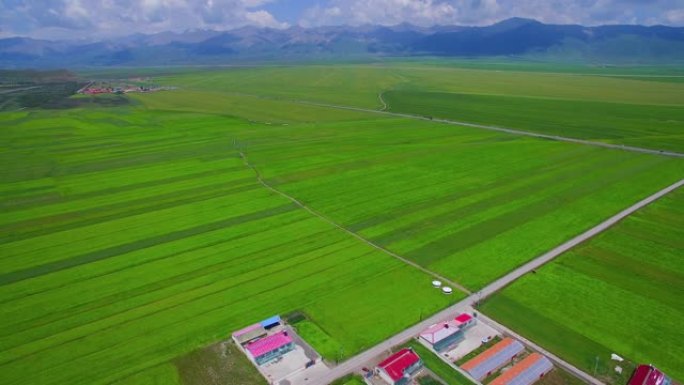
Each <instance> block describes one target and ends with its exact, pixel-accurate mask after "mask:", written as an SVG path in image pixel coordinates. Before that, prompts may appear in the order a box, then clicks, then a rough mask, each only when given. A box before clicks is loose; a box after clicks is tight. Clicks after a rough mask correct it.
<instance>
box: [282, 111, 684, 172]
mask: <svg viewBox="0 0 684 385" xmlns="http://www.w3.org/2000/svg"><path fill="white" fill-rule="evenodd" d="M286 100H289V101H291V102H294V103H299V104H304V105H311V106H317V107H328V108H336V109H340V110H349V111H357V112H370V113H374V114H383V115H389V116H397V117H401V118H406V119H414V120H424V121H427V122H435V123H443V124H450V125H455V126H463V127H470V128H479V129H483V130H489V131H496V132H503V133H506V134H511V135H519V136H528V137H532V138H538V139H548V140H555V141H558V142H567V143H575V144H584V145H588V146H595V147H603V148H610V149H614V150H623V151H629V152H637V153H642V154H651V155H661V156H670V157H676V158H684V153H681V152H674V151H665V150H652V149H649V148H642V147H634V146H626V145H623V144H613V143H604V142H597V141H593V140H586V139H578V138H569V137H567V136H559V135H548V134H542V133H537V132H533V131H525V130H520V129H513V128H507V127H500V126H493V125H488V124H479V123H469V122H462V121H458V120H451V119H442V118H431V117H427V116H422V115H414V114H408V113H404V112H392V111H387V110H373V109H368V108H363V107H352V106H343V105H338V104H328V103H319V102H312V101H306V100H294V99H286Z"/></svg>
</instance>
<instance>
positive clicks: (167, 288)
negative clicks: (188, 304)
mask: <svg viewBox="0 0 684 385" xmlns="http://www.w3.org/2000/svg"><path fill="white" fill-rule="evenodd" d="M317 235H319V236H320V235H321V234H317ZM311 238H313V236H310V237H307V238H305V239H302V242H303V243H302V248H301V249H295V250H298V252H296V255H293V254H295V252H290V253H287V252H286V251H285V249H286V248H288V247H289V248H290V249H293V247H292V246H293V245H292V244H282V245H278V246H277V247H273V248H271V249H268V250H260V251H258V252H254V253H251V254H248V255H242V256H240V257H239V258H233V259H231V260H230V261H227V262H216V263H214V264H213V265H209V266H205V267H203V268H200V269H197V270H193V271H187V272H184V273H182V274H180V275H178V276H174V277H170V278H167V279H164V280H161V281H152V280H150V282H151V283H148V284H145V286H143V287H138V288H133V289H129V290H126V291H121V292H119V293H116V294H114V295H110V296H107V297H103V298H100V299H98V300H96V301H94V302H90V303H88V304H85V305H79V306H78V307H75V308H73V309H65V310H67V311H68V313H61V314H57V315H56V314H54V313H52V314H49V315H48V316H47V317H46V319H35V320H29V321H28V322H31V325H30V328H27V327H25V324H23V323H19V327H18V328H16V331H10V333H9V334H8V335H7V336H5V337H4V340H3V343H2V350H7V349H11V348H14V347H17V346H20V345H22V344H26V343H27V341H36V340H39V339H42V338H49V337H51V336H53V335H55V334H56V333H62V332H68V331H70V330H73V329H77V328H79V327H83V326H87V325H88V324H89V323H93V322H98V321H102V320H105V319H107V318H109V317H113V316H116V315H117V314H120V313H123V312H126V311H129V310H132V309H135V308H141V307H145V306H148V305H153V304H154V303H155V302H157V301H160V300H163V299H165V298H169V297H171V296H173V295H177V294H179V293H184V292H188V291H192V290H199V289H201V288H203V287H205V286H207V285H210V284H214V283H216V282H217V281H219V280H228V279H232V278H233V277H236V276H239V275H240V274H246V273H249V272H251V271H253V270H257V269H264V271H268V269H267V268H268V267H269V266H271V265H273V264H277V263H280V262H281V261H283V260H286V259H291V260H292V261H291V262H304V261H305V260H304V259H301V258H299V257H300V256H302V258H304V257H305V256H307V255H309V254H310V253H312V252H316V253H318V254H321V253H323V254H322V257H321V258H326V257H328V256H330V254H331V253H340V252H341V251H343V249H342V247H348V245H347V246H339V245H334V246H333V247H330V245H331V242H332V241H327V244H323V243H322V242H320V240H318V241H317V240H313V239H311ZM335 242H337V243H339V242H340V241H339V240H336V241H335ZM326 250H328V251H326ZM264 252H279V253H280V255H278V256H275V255H264ZM324 252H325V253H324ZM247 258H253V260H251V261H247V260H246V259H247ZM246 262H249V263H246ZM210 269H225V270H210ZM148 275H149V272H148Z"/></svg>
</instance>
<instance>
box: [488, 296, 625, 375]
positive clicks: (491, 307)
mask: <svg viewBox="0 0 684 385" xmlns="http://www.w3.org/2000/svg"><path fill="white" fill-rule="evenodd" d="M481 310H482V311H483V312H485V313H488V314H490V313H491V314H495V318H496V320H497V321H499V322H501V323H503V324H504V325H507V326H509V327H511V328H512V329H513V330H515V331H516V332H517V333H520V334H521V335H523V336H524V337H526V338H529V339H531V340H533V341H535V342H536V343H538V344H539V345H541V346H542V347H543V348H545V349H548V350H549V351H551V352H554V353H557V354H559V355H560V356H561V357H562V358H563V359H564V360H566V361H568V362H570V363H571V364H573V365H577V366H578V367H580V368H584V369H585V370H586V369H587V368H591V370H592V371H593V368H594V365H595V364H596V357H597V356H600V357H610V354H611V353H614V351H612V350H611V349H610V348H608V347H606V346H603V345H601V344H600V343H598V342H596V341H594V340H592V339H590V338H587V337H585V336H583V335H581V334H578V333H577V332H576V331H574V330H572V329H569V328H567V327H565V326H564V325H563V324H561V323H558V322H556V321H554V320H553V319H550V318H548V317H545V316H544V315H543V314H541V313H539V312H537V311H535V310H533V309H531V308H529V307H526V306H525V305H524V304H522V303H519V302H517V301H515V300H514V299H512V298H510V297H508V296H506V295H497V296H495V297H493V298H490V299H488V300H487V301H486V302H485V303H484V304H483V305H482V306H481ZM599 364H600V365H601V368H600V369H601V371H602V372H605V371H607V370H612V367H607V366H606V365H610V362H609V361H608V360H607V359H605V360H602V361H599Z"/></svg>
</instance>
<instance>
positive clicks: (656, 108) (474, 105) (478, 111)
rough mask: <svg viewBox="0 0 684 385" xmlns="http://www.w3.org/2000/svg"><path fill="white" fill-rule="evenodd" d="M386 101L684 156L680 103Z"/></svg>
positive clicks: (391, 96)
mask: <svg viewBox="0 0 684 385" xmlns="http://www.w3.org/2000/svg"><path fill="white" fill-rule="evenodd" d="M384 98H385V101H386V102H387V103H388V105H389V106H390V111H396V112H408V113H411V114H416V115H423V116H434V117H439V118H447V119H456V120H459V121H463V122H470V123H484V124H492V125H498V126H502V127H508V128H516V129H522V130H528V131H535V132H539V133H543V134H549V135H559V136H567V137H572V138H580V139H589V140H595V141H604V142H612V143H619V144H625V145H630V146H642V147H648V148H653V149H657V150H671V151H679V152H684V105H646V104H628V103H614V102H605V101H586V100H572V99H570V100H563V99H551V98H536V97H528V96H511V95H505V96H501V95H474V94H460V93H444V92H420V91H418V92H416V91H390V92H387V93H385V94H384ZM673 102H675V101H673Z"/></svg>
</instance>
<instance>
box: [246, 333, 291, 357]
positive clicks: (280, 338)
mask: <svg viewBox="0 0 684 385" xmlns="http://www.w3.org/2000/svg"><path fill="white" fill-rule="evenodd" d="M245 349H246V350H247V352H249V354H250V356H251V357H252V358H253V359H254V362H256V363H257V365H263V364H265V363H267V362H269V361H273V360H275V359H276V358H279V357H281V356H283V355H285V354H287V353H289V352H291V351H293V350H294V349H295V344H294V341H293V340H292V337H290V336H289V335H288V334H287V332H286V331H282V332H280V333H276V334H273V335H270V336H268V337H264V338H262V339H260V340H257V341H254V342H252V343H250V344H249V345H247V346H246V347H245Z"/></svg>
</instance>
